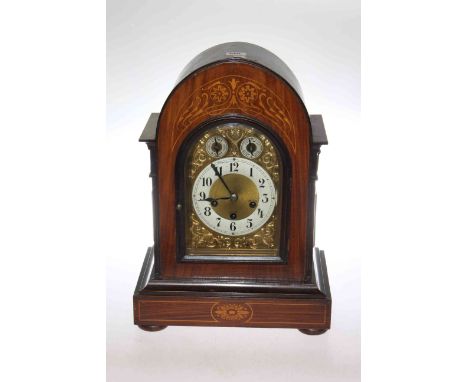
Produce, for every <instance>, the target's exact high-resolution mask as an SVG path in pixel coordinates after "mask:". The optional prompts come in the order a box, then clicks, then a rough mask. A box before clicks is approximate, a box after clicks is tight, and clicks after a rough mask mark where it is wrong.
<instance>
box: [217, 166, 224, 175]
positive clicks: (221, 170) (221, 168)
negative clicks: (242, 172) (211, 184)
mask: <svg viewBox="0 0 468 382" xmlns="http://www.w3.org/2000/svg"><path fill="white" fill-rule="evenodd" d="M216 170H217V171H218V174H219V176H223V166H219V167H216Z"/></svg>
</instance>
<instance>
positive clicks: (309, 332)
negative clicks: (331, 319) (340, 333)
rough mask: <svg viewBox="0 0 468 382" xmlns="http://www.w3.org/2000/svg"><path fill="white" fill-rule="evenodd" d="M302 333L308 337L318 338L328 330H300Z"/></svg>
mask: <svg viewBox="0 0 468 382" xmlns="http://www.w3.org/2000/svg"><path fill="white" fill-rule="evenodd" d="M298 330H299V331H300V332H301V333H304V334H307V335H308V336H318V335H319V334H323V333H325V332H326V331H327V330H328V329H318V330H314V329H298Z"/></svg>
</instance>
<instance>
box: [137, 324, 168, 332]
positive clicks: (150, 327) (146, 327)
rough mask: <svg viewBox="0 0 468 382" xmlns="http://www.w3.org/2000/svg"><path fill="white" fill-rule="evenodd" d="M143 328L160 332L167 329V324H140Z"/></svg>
mask: <svg viewBox="0 0 468 382" xmlns="http://www.w3.org/2000/svg"><path fill="white" fill-rule="evenodd" d="M138 327H139V328H140V329H141V330H144V331H146V332H159V331H160V330H163V329H166V328H167V326H157V325H138Z"/></svg>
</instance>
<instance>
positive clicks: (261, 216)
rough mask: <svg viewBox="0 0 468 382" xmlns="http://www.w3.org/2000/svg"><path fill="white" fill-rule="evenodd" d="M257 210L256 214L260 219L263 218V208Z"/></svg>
mask: <svg viewBox="0 0 468 382" xmlns="http://www.w3.org/2000/svg"><path fill="white" fill-rule="evenodd" d="M257 212H258V216H260V219H263V210H262V209H260V208H259V209H258V210H257Z"/></svg>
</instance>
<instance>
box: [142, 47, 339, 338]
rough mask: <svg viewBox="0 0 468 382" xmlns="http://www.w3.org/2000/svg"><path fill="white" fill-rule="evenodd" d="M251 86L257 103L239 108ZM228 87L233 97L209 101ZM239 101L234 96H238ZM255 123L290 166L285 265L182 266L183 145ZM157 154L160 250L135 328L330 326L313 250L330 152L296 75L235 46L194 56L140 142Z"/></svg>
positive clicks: (151, 258) (323, 277)
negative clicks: (209, 131)
mask: <svg viewBox="0 0 468 382" xmlns="http://www.w3.org/2000/svg"><path fill="white" fill-rule="evenodd" d="M246 84H248V85H249V86H251V87H252V88H254V89H255V91H256V94H258V96H257V97H256V98H255V99H252V100H249V102H241V101H239V100H237V101H236V98H235V94H236V89H238V87H240V86H245V85H246ZM215 85H216V86H221V87H225V88H226V89H227V90H226V94H229V97H232V99H230V100H227V101H226V102H225V103H224V104H219V102H216V99H214V100H213V99H212V98H210V97H209V93H207V92H208V90H209V89H211V88H212V87H213V86H215ZM231 94H232V96H231ZM226 118H230V119H236V118H238V119H239V120H252V121H254V122H255V123H258V124H261V125H262V126H267V127H268V128H269V129H271V133H272V134H274V135H275V136H276V137H277V139H279V140H280V141H281V142H282V143H283V145H284V147H285V149H286V150H287V154H288V157H289V159H290V162H291V163H290V164H291V177H290V190H289V197H288V200H286V201H285V203H288V206H287V207H288V211H289V214H288V216H287V219H286V220H285V221H284V225H285V226H284V230H285V232H287V238H286V239H287V243H288V244H287V248H286V249H285V251H286V256H285V261H282V262H281V263H265V262H254V261H248V260H247V261H235V262H229V261H225V262H216V261H209V260H207V261H200V262H184V261H181V256H178V253H177V250H178V245H177V243H178V240H180V235H181V234H182V233H181V232H180V230H178V229H177V221H178V215H177V214H178V213H180V209H178V208H177V206H178V204H179V200H177V198H178V196H177V192H176V182H177V178H176V163H177V157H178V154H179V152H180V150H182V149H183V146H184V142H186V141H187V138H188V137H189V136H190V134H192V133H193V132H194V131H196V130H197V128H200V126H202V125H203V124H206V123H211V122H216V121H217V120H223V119H226ZM140 141H141V142H145V143H146V144H147V146H148V149H149V151H150V162H151V172H150V177H151V179H152V201H153V220H154V243H153V246H151V247H150V248H148V251H147V253H146V256H145V259H144V261H143V266H142V269H141V273H140V277H139V279H138V282H137V286H136V289H135V292H134V297H133V305H134V323H135V324H136V325H138V326H139V327H140V328H142V329H144V330H150V331H156V330H160V329H162V328H164V327H166V326H168V325H193V326H241V327H270V328H275V327H276V328H296V329H300V330H301V331H302V332H304V333H306V334H320V333H323V332H324V331H326V330H328V329H329V328H330V321H331V294H330V288H329V282H328V275H327V268H326V262H325V255H324V252H323V251H321V250H319V249H318V248H317V247H315V237H314V226H315V201H316V194H315V182H316V180H317V169H318V159H319V154H320V148H321V146H322V145H326V144H328V142H327V137H326V133H325V128H324V125H323V120H322V117H321V116H320V115H309V114H308V112H307V110H306V108H305V105H304V102H303V98H302V91H301V89H300V86H299V83H298V81H297V79H296V78H295V76H294V74H293V73H292V71H291V70H290V69H289V68H288V67H287V66H286V64H284V62H283V61H281V60H280V59H279V58H278V57H277V56H275V55H274V54H272V53H271V52H269V51H267V50H265V49H263V48H261V47H259V46H256V45H252V44H247V43H227V44H221V45H218V46H215V47H213V48H210V49H208V50H206V51H205V52H203V53H201V54H200V55H198V56H197V57H195V58H194V59H193V60H192V61H191V62H190V63H189V64H188V65H187V67H186V68H185V69H184V70H183V72H182V74H181V76H180V78H179V80H178V82H177V84H176V86H175V87H174V89H173V90H172V92H171V94H170V95H169V97H168V98H167V100H166V102H165V104H164V106H163V108H162V110H161V113H153V114H151V116H150V118H149V120H148V122H147V124H146V127H145V128H144V130H143V133H142V134H141V137H140Z"/></svg>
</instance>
